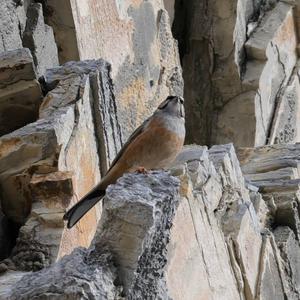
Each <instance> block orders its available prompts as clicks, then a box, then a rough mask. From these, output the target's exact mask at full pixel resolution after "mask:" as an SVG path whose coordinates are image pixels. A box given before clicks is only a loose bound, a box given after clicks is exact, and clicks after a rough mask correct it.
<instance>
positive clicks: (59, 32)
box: [42, 0, 95, 64]
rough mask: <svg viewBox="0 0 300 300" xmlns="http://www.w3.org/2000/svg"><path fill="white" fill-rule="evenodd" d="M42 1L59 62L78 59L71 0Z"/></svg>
mask: <svg viewBox="0 0 300 300" xmlns="http://www.w3.org/2000/svg"><path fill="white" fill-rule="evenodd" d="M42 3H43V10H44V18H45V21H46V24H47V25H49V26H51V27H52V28H53V31H54V35H55V42H56V44H57V48H58V58H59V62H60V64H64V63H66V62H68V61H71V60H76V61H77V60H79V46H78V44H77V39H76V30H75V24H74V19H73V14H72V1H60V0H47V1H42ZM86 46H87V47H88V45H86ZM93 58H95V57H93Z"/></svg>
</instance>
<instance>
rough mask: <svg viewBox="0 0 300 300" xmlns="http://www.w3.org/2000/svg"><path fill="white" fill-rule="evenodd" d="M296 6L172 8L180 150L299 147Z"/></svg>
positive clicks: (179, 4) (243, 0)
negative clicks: (180, 94) (179, 67)
mask: <svg viewBox="0 0 300 300" xmlns="http://www.w3.org/2000/svg"><path fill="white" fill-rule="evenodd" d="M168 2H171V1H168ZM169 5H170V4H169ZM298 6H299V3H298V1H247V0H239V1H232V0H228V1H223V0H220V1H213V2H212V1H210V2H208V3H205V1H191V2H184V1H176V2H175V19H174V23H173V32H174V35H175V37H176V38H177V39H178V41H179V51H180V54H181V60H182V64H183V77H184V79H185V83H186V84H185V87H186V88H185V94H184V96H185V99H186V103H187V105H186V110H187V117H188V120H189V121H188V122H187V129H188V130H187V132H188V133H189V134H188V137H187V138H188V142H196V143H202V144H214V143H217V144H219V143H226V142H230V141H233V142H234V143H235V144H236V145H238V146H249V147H251V146H261V145H265V144H274V143H288V142H289V143H290V142H297V141H299V125H298V124H297V122H296V121H295V120H296V119H297V117H298V115H299V109H298V102H299V97H300V96H299V91H298V85H299V78H298V76H297V73H298V64H297V60H298V58H297V57H298V55H297V43H298V42H297V31H296V28H297V26H298V23H299V22H298V18H297V16H298V15H297V14H296V17H295V14H294V13H293V11H294V10H295V11H296V12H297V11H298V9H299V7H298ZM199 22H200V23H199ZM183 24H185V26H184V25H183ZM199 24H200V25H199ZM232 41H234V43H232Z"/></svg>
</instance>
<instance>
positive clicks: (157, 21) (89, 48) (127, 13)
mask: <svg viewBox="0 0 300 300" xmlns="http://www.w3.org/2000/svg"><path fill="white" fill-rule="evenodd" d="M47 2H49V6H50V8H52V10H53V11H54V12H55V11H58V10H60V11H61V10H62V9H64V10H67V11H68V12H67V13H65V15H66V18H68V16H70V15H71V16H72V18H73V23H74V26H75V32H76V34H75V35H74V34H73V35H72V36H73V37H74V38H75V39H77V43H76V45H77V49H78V53H79V54H80V55H79V56H80V59H81V60H84V59H90V58H96V59H97V58H103V59H104V60H106V61H108V62H109V63H110V64H111V65H112V68H111V78H112V80H113V82H114V86H115V89H114V96H115V99H116V100H115V101H116V104H117V105H116V107H117V118H118V120H119V122H120V128H121V131H122V136H124V139H127V138H128V137H129V135H130V134H131V132H132V131H133V130H134V129H135V128H136V127H137V126H139V125H140V123H142V122H143V121H144V119H145V117H147V116H150V115H151V114H152V112H153V111H154V109H156V107H157V106H158V105H159V103H160V102H162V101H163V100H164V99H165V98H166V97H167V96H168V95H170V94H174V93H176V94H179V95H182V93H183V80H182V78H181V69H180V62H179V57H178V53H177V44H176V42H175V40H174V38H173V36H172V33H171V29H170V22H169V17H168V14H167V12H166V11H165V10H164V7H163V2H162V1H153V2H149V1H127V2H121V1H117V2H115V1H111V0H105V1H104V2H103V3H98V2H97V1H93V0H92V1H88V2H86V3H82V2H81V1H76V5H75V6H74V5H73V4H72V5H69V4H66V5H64V7H63V8H62V7H61V6H62V5H61V3H60V1H54V0H51V1H47ZM67 2H69V1H67ZM56 16H57V15H55V14H54V15H53V16H52V17H51V15H50V16H49V17H48V19H49V20H50V23H51V22H53V23H55V22H56V21H57V20H56V19H55V18H56ZM87 16H88V18H87ZM58 18H59V16H58ZM88 19H89V20H88ZM68 20H69V21H70V22H69V21H66V22H67V23H68V25H69V24H71V23H72V22H71V20H70V19H68ZM64 23H65V21H63V24H64ZM91 24H93V25H91ZM108 24H110V25H109V26H107V25H108ZM57 27H59V26H56V28H57ZM54 28H55V27H54ZM71 28H72V27H71ZM55 30H56V32H58V36H61V35H62V34H64V33H63V32H62V31H64V30H63V29H62V28H57V29H55ZM59 40H60V41H61V42H60V46H61V47H62V49H66V48H67V47H69V46H68V45H66V44H67V42H66V41H62V39H61V38H59ZM68 59H69V60H70V59H73V58H68Z"/></svg>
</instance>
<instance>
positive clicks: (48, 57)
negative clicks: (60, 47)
mask: <svg viewBox="0 0 300 300" xmlns="http://www.w3.org/2000/svg"><path fill="white" fill-rule="evenodd" d="M23 45H24V46H25V47H27V48H29V49H30V50H31V52H32V56H33V59H34V62H35V65H36V67H37V73H38V75H39V76H41V75H43V74H44V72H45V71H46V69H48V68H50V67H54V66H57V65H58V64H59V62H58V54H57V47H56V43H55V39H54V35H53V30H52V28H51V27H50V26H48V25H46V24H45V21H44V17H43V9H42V4H40V3H33V4H31V5H30V6H29V8H28V11H27V23H26V28H25V32H24V35H23Z"/></svg>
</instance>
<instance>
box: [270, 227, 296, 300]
mask: <svg viewBox="0 0 300 300" xmlns="http://www.w3.org/2000/svg"><path fill="white" fill-rule="evenodd" d="M274 236H275V241H276V244H277V246H278V248H279V250H280V255H281V258H282V260H283V265H284V269H283V271H284V273H285V275H286V291H287V297H288V299H297V298H299V295H300V272H299V270H300V266H299V263H300V258H299V255H300V251H299V250H300V246H299V240H296V238H295V234H294V233H293V231H292V230H291V229H290V228H289V227H277V228H276V229H275V231H274Z"/></svg>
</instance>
